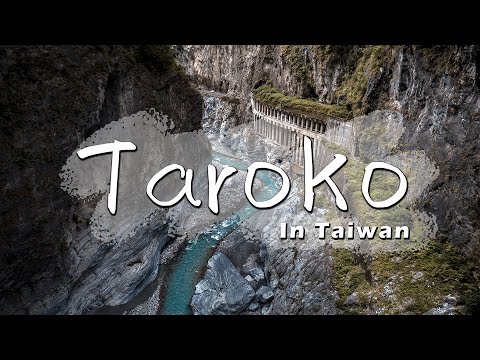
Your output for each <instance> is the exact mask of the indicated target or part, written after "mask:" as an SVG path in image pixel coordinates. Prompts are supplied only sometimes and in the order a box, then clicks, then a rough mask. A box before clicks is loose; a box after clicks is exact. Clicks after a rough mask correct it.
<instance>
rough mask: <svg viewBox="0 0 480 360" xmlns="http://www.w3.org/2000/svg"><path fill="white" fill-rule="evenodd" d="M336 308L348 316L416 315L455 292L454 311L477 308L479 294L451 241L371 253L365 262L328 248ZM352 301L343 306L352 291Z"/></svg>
mask: <svg viewBox="0 0 480 360" xmlns="http://www.w3.org/2000/svg"><path fill="white" fill-rule="evenodd" d="M333 260H334V266H335V269H336V289H337V294H338V296H339V299H338V301H337V306H338V307H339V308H340V309H341V310H342V311H344V312H345V313H349V314H363V313H369V312H371V311H372V310H374V309H376V310H377V311H378V312H380V313H388V314H405V313H414V314H422V313H425V312H426V311H428V310H429V309H431V308H433V307H438V306H440V305H441V304H442V303H443V301H444V299H445V297H446V296H447V295H454V296H457V309H456V311H457V312H458V313H475V312H478V309H479V305H480V295H479V293H478V288H477V286H476V285H475V279H474V277H473V271H472V270H473V268H471V265H469V263H468V262H466V261H465V258H464V257H463V255H462V254H461V253H460V252H459V251H458V250H457V249H456V248H455V247H454V246H453V245H451V244H449V243H440V242H432V243H431V245H430V246H429V247H427V248H425V249H421V250H418V251H408V252H407V251H404V252H398V253H383V254H375V255H373V257H372V258H371V259H369V261H368V262H366V261H364V260H365V259H364V258H362V257H361V256H356V255H355V254H354V253H352V252H351V251H350V250H347V249H333ZM354 292H356V293H357V298H358V303H357V304H348V303H347V304H345V300H346V299H347V297H348V296H349V295H351V294H352V293H354Z"/></svg>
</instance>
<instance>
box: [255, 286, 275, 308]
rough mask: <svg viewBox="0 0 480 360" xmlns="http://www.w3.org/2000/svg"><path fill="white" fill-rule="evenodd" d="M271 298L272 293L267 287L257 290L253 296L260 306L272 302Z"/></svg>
mask: <svg viewBox="0 0 480 360" xmlns="http://www.w3.org/2000/svg"><path fill="white" fill-rule="evenodd" d="M273 296H274V294H273V291H272V289H270V288H269V287H268V286H262V287H260V289H258V291H257V293H256V294H255V298H256V299H257V300H258V301H259V302H261V303H262V304H263V303H266V302H267V301H270V300H272V299H273Z"/></svg>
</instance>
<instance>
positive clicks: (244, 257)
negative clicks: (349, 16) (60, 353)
mask: <svg viewBox="0 0 480 360" xmlns="http://www.w3.org/2000/svg"><path fill="white" fill-rule="evenodd" d="M0 54H1V56H0V94H1V96H0V109H1V110H0V116H1V121H0V124H1V127H2V138H3V139H4V141H3V143H4V144H5V149H4V152H3V157H2V158H3V159H2V162H1V170H0V173H1V174H2V175H1V176H2V187H1V189H2V198H3V202H2V207H1V209H2V210H1V212H2V227H1V233H2V235H1V243H0V263H1V265H2V272H1V274H0V313H2V314H151V315H155V314H157V315H160V314H246V315H260V314H262V315H269V314H272V315H288V314H472V313H478V312H479V311H480V288H479V285H480V280H479V273H478V271H479V266H480V256H479V254H480V187H479V182H478V176H479V169H480V155H479V154H480V152H479V146H480V143H479V142H480V140H479V139H480V137H479V134H480V124H479V119H480V48H479V47H478V46H466V45H463V46H453V45H452V46H400V45H395V46H390V45H365V46H360V45H352V46H346V45H283V46H280V45H175V46H164V45H162V46H160V45H148V46H147V45H139V46H80V45H78V46H21V47H3V48H0ZM304 136H307V137H308V138H309V139H311V141H308V143H309V144H310V143H311V147H312V154H313V164H314V169H315V170H314V174H317V173H318V172H319V171H320V170H321V169H323V168H325V167H326V166H328V164H330V163H331V162H332V160H333V159H334V158H335V155H338V154H340V155H343V156H344V157H346V158H348V161H347V162H346V164H345V166H343V167H342V168H341V169H340V170H339V171H337V172H335V174H333V175H332V179H333V180H334V181H335V184H336V186H338V188H339V191H340V192H341V194H342V195H343V196H344V197H345V201H346V203H348V210H347V211H342V210H341V209H339V207H338V206H337V205H338V204H336V203H335V196H334V194H333V193H332V192H331V190H330V188H329V186H327V184H325V183H324V184H322V185H320V186H318V187H317V188H316V189H315V191H314V194H312V195H314V197H313V198H312V201H313V209H312V211H311V212H307V211H305V208H304V207H303V205H304V204H303V202H304V198H305V197H306V194H305V192H304V174H303V173H304V170H305V169H304V163H305V158H304V157H305V155H304V154H305V149H304V146H305V141H304ZM114 140H118V141H131V142H132V143H134V144H135V145H136V147H137V150H136V151H134V152H133V151H132V152H131V153H129V152H128V153H125V154H122V155H121V166H120V176H119V179H120V180H119V186H118V191H119V193H118V208H117V213H116V214H115V215H114V216H113V215H112V214H111V213H109V212H108V209H107V193H108V189H109V179H110V162H111V160H110V158H111V156H110V155H108V156H106V155H105V156H96V157H92V158H91V159H85V160H81V159H79V158H78V156H77V151H78V150H80V149H82V148H85V147H87V146H91V145H97V144H101V143H110V142H113V141H114ZM379 161H381V162H385V163H387V164H391V165H392V166H394V167H396V168H398V169H400V170H401V171H402V172H403V173H404V174H405V176H406V178H407V179H408V192H407V194H406V196H405V197H404V198H402V199H401V201H399V203H398V204H396V205H395V206H392V207H389V208H388V209H385V210H383V209H382V210H379V209H374V208H372V207H370V206H369V205H368V203H367V202H366V201H365V198H364V196H363V195H362V179H363V177H364V169H365V168H366V166H367V165H368V164H369V163H371V162H379ZM253 162H266V163H269V164H272V165H275V166H277V167H279V168H281V169H283V170H284V171H285V172H286V174H287V175H288V178H289V180H290V183H291V187H290V189H289V192H288V196H287V197H286V198H285V200H284V201H282V202H281V203H280V204H278V205H277V206H275V207H273V208H269V209H258V208H255V207H253V206H252V205H251V204H250V203H249V202H248V200H247V199H246V197H245V193H244V184H245V181H246V179H247V173H248V171H247V169H248V166H249V165H250V164H252V163H253ZM171 163H177V164H181V165H182V166H183V167H184V168H185V169H187V168H189V169H192V170H193V172H194V174H195V176H194V178H193V183H194V186H193V194H194V197H195V198H196V199H200V200H201V201H202V202H203V205H202V207H201V208H196V207H194V206H192V205H191V204H189V203H188V201H187V200H186V199H183V200H182V201H181V202H180V203H179V204H178V206H175V207H172V208H162V207H158V206H156V205H155V204H154V203H153V202H151V201H150V200H149V198H148V197H147V196H146V194H145V187H146V185H147V183H148V181H149V180H150V179H151V178H152V176H153V175H154V174H155V173H156V172H157V171H159V170H160V169H161V168H162V167H164V166H166V165H168V164H171ZM208 165H214V166H215V168H216V169H217V170H216V171H217V176H218V175H219V174H220V172H221V171H222V169H225V168H227V167H229V166H230V167H234V168H235V169H237V173H235V175H233V176H231V177H229V178H227V179H226V181H225V184H224V186H223V187H222V188H221V190H220V191H219V201H218V203H219V207H220V211H219V214H217V215H216V214H214V213H212V212H211V211H210V210H209V209H208V208H207V204H208V200H209V195H208V178H207V166H208ZM173 174H175V173H173ZM173 174H172V175H169V178H168V179H169V180H167V181H165V184H164V185H161V186H160V185H157V187H158V188H157V189H156V190H154V189H152V191H156V194H157V195H158V197H159V198H160V195H159V194H162V196H163V199H164V200H166V199H169V198H172V197H173V196H170V197H169V196H168V195H174V194H176V193H178V191H179V189H181V188H182V186H183V181H181V182H180V183H179V180H180V177H179V176H178V173H176V175H173ZM175 176H176V178H175ZM170 177H172V178H170ZM174 178H175V179H176V180H177V181H174V180H175V179H174ZM122 179H125V180H122ZM130 179H134V180H130ZM398 181H399V180H398V177H396V176H393V175H392V174H391V173H388V172H380V171H379V172H375V173H374V175H373V177H372V183H371V185H370V194H371V196H372V198H373V199H374V200H377V201H379V200H385V199H387V198H388V197H390V196H392V195H393V194H394V193H395V191H396V190H397V188H398V184H399V183H398ZM128 182H131V183H132V184H131V185H129V184H127V183H128ZM160 187H161V189H160ZM281 188H282V178H281V177H280V176H279V175H278V174H276V173H274V172H271V171H267V170H260V171H257V173H256V176H255V180H254V181H253V191H252V192H253V197H254V198H255V199H256V200H257V201H265V200H268V199H270V198H272V197H273V196H275V194H277V193H278V192H279V191H280V189H281ZM322 222H324V223H327V222H328V223H330V224H332V226H343V227H347V226H348V224H349V223H355V225H358V226H383V225H388V226H391V227H392V228H395V227H400V226H408V227H409V229H410V239H409V241H403V240H399V241H397V240H388V241H386V240H382V239H379V238H378V237H375V238H374V239H373V240H371V241H370V240H369V241H365V240H361V239H359V238H358V236H355V238H354V239H347V240H335V241H331V239H328V237H327V239H323V240H319V239H318V230H316V231H314V229H315V223H322ZM281 223H289V224H301V225H304V227H305V228H306V229H312V230H311V231H310V230H307V231H306V234H305V237H304V239H281V238H280V224H281Z"/></svg>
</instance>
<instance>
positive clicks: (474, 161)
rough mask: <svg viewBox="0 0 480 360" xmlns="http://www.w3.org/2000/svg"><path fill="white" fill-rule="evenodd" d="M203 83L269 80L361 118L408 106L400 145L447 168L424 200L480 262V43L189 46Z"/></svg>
mask: <svg viewBox="0 0 480 360" xmlns="http://www.w3.org/2000/svg"><path fill="white" fill-rule="evenodd" d="M177 54H178V58H179V59H180V61H181V63H182V64H183V65H184V67H185V69H186V71H187V73H188V74H189V75H191V76H192V77H193V78H194V79H195V80H196V81H197V82H199V83H201V84H203V85H205V86H206V87H210V88H212V89H215V90H217V91H222V92H224V93H227V95H228V96H230V97H234V98H238V99H239V101H240V106H239V117H238V122H240V123H241V122H248V121H250V119H251V117H250V109H249V100H248V99H249V96H250V93H251V91H252V89H253V88H255V87H257V86H258V85H260V84H262V83H265V82H267V81H268V80H270V81H271V82H272V83H273V85H274V86H275V87H277V88H279V89H281V90H282V91H284V92H285V93H287V94H288V95H297V96H302V97H310V98H314V99H317V100H318V101H321V102H327V103H338V104H345V105H346V106H347V107H348V108H349V109H351V111H352V113H353V114H354V115H362V114H367V113H369V112H370V111H372V110H376V109H378V110H383V109H388V110H395V111H398V112H400V113H401V114H402V115H403V117H404V119H405V124H406V129H405V131H404V132H403V134H402V137H401V139H400V140H399V144H398V150H402V151H408V150H423V151H425V153H426V154H427V156H428V158H429V159H430V160H431V161H432V162H433V163H435V164H437V166H438V167H439V170H440V175H439V176H438V178H437V179H436V181H435V182H434V183H433V184H432V185H431V186H430V188H429V189H427V190H426V191H425V192H424V194H423V197H422V200H421V201H420V202H418V204H417V206H418V207H419V208H421V209H422V210H425V211H428V212H430V213H433V214H435V215H436V217H437V223H438V225H439V230H440V231H439V236H440V237H444V238H448V240H449V241H451V242H452V243H455V244H457V245H458V246H460V247H461V248H462V249H463V251H464V252H465V254H467V255H468V256H469V257H472V258H475V259H476V261H477V262H478V261H480V258H478V254H479V253H480V252H479V251H478V250H480V242H479V240H478V239H479V238H480V230H479V229H480V222H479V220H478V219H479V218H480V217H479V214H480V213H479V209H480V207H479V203H478V198H479V193H480V188H479V185H478V181H476V178H477V176H478V171H479V166H478V164H479V163H480V156H479V151H478V149H479V146H480V143H479V141H480V140H479V137H478V134H479V133H480V123H479V119H480V113H479V111H480V91H479V90H480V85H479V84H480V49H479V48H478V47H476V46H436V47H428V48H426V47H418V46H367V47H362V46H253V45H252V46H250V45H249V46H235V45H230V46H226V45H225V46H223V45H222V46H180V47H177Z"/></svg>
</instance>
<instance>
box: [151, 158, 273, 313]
mask: <svg viewBox="0 0 480 360" xmlns="http://www.w3.org/2000/svg"><path fill="white" fill-rule="evenodd" d="M213 159H214V160H215V161H217V162H219V163H221V164H223V165H229V166H233V167H235V168H236V169H238V170H244V171H246V170H247V167H248V166H249V164H247V163H245V162H243V161H241V160H239V159H235V158H232V157H230V156H226V155H224V154H220V153H217V152H213ZM256 177H257V178H258V179H259V180H260V181H261V182H262V188H261V189H260V191H259V192H258V193H256V194H255V198H256V199H257V200H258V201H265V200H268V199H270V198H271V197H273V196H274V195H275V194H276V193H277V191H278V184H277V183H276V182H275V181H274V179H273V178H272V177H271V173H270V172H269V171H266V170H259V171H257V174H256ZM239 196H245V195H244V194H243V193H242V194H239ZM245 201H246V204H245V206H244V207H243V208H241V209H240V210H239V211H238V212H237V213H236V214H234V215H232V216H230V217H228V218H226V219H224V220H222V221H220V222H218V223H216V224H214V225H212V226H210V227H209V228H208V229H206V230H205V231H203V232H201V233H199V234H197V236H196V237H195V239H194V240H193V241H192V242H191V243H190V244H188V245H187V247H186V248H185V250H184V251H183V252H182V253H180V254H179V255H178V257H177V259H176V260H175V261H174V263H173V264H172V266H171V268H170V272H169V274H168V275H167V277H166V278H165V285H166V286H165V294H164V297H163V302H162V308H161V309H160V313H161V314H164V315H179V314H184V315H186V314H191V313H192V310H191V308H190V301H191V299H192V296H193V294H194V292H195V285H196V284H197V283H198V281H199V280H200V275H201V274H202V273H203V272H204V271H203V270H204V269H205V267H206V265H207V262H208V259H209V258H210V256H211V255H212V254H213V252H214V250H215V247H216V246H217V245H218V243H219V242H220V241H221V240H222V239H224V238H225V236H227V235H228V234H230V233H231V232H232V231H233V230H235V229H236V228H237V227H238V226H239V225H240V224H241V222H242V221H244V220H246V219H248V218H249V217H251V216H252V215H253V214H255V213H256V212H257V211H259V210H258V209H256V208H255V207H253V206H251V205H250V203H249V202H248V201H247V200H246V198H245Z"/></svg>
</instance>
